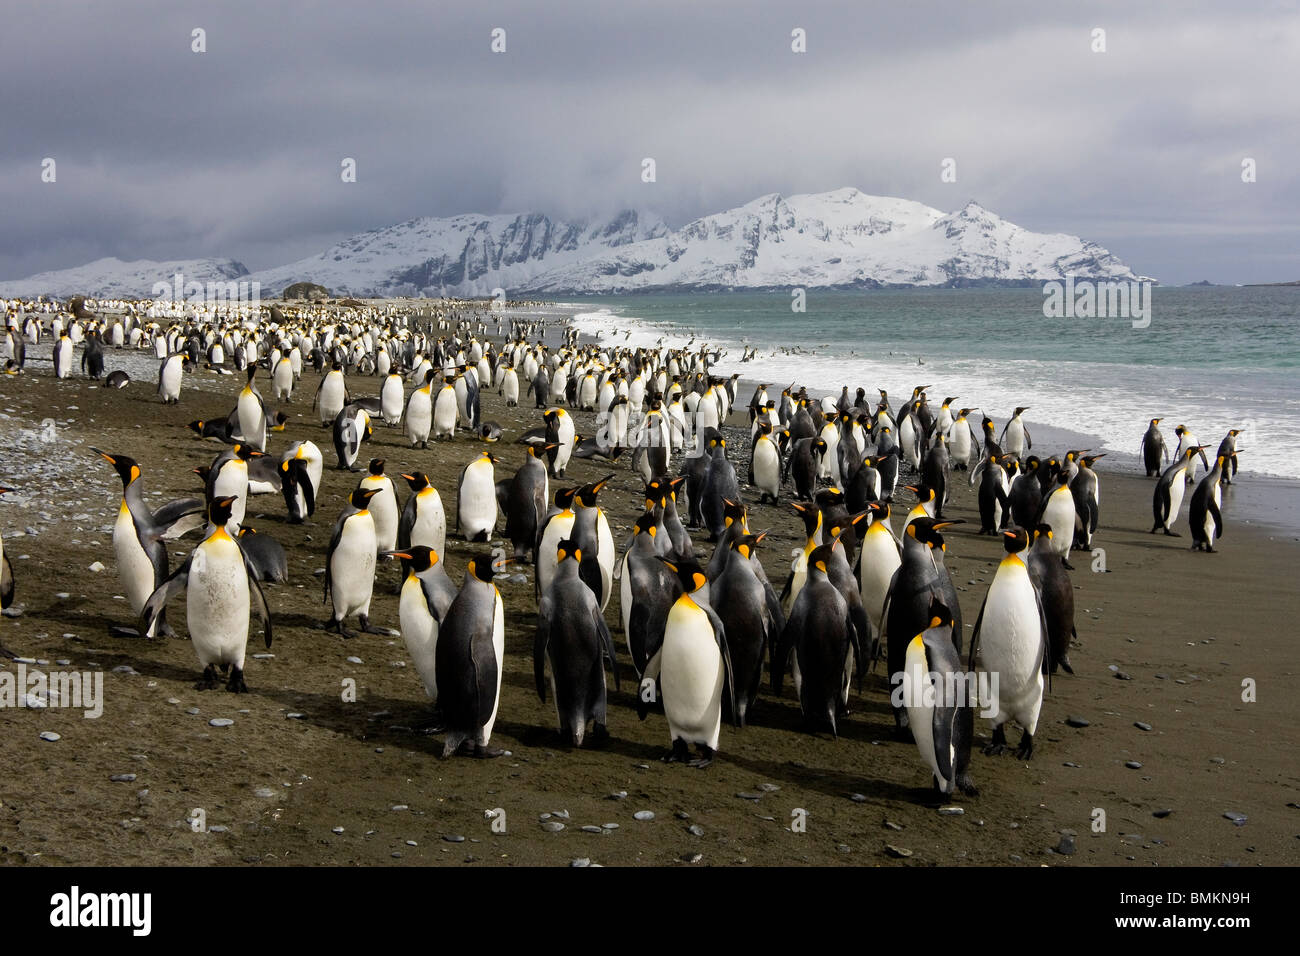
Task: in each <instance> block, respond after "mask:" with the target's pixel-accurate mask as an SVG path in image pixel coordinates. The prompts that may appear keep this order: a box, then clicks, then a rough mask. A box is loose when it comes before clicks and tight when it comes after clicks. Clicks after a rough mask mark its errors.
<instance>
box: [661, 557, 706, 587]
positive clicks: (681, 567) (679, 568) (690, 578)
mask: <svg viewBox="0 0 1300 956" xmlns="http://www.w3.org/2000/svg"><path fill="white" fill-rule="evenodd" d="M659 560H660V561H662V562H663V564H664V567H666V568H667V569H668V570H669V571H671V572H673V574H675V575H677V580H678V581H679V582H680V583H681V586H682V593H683V594H694V593H695V592H696V591H698V590H699V589H700V588H702V587H704V585H706V584H708V583H709V579H708V576H707V575H705V573H704V569H703V568H701V567H700V566H699V565H698V564H696V563H695V562H694V561H693V560H690V559H687V560H685V561H681V562H677V561H670V560H668V559H667V558H660V559H659Z"/></svg>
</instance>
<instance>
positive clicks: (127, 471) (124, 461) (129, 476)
mask: <svg viewBox="0 0 1300 956" xmlns="http://www.w3.org/2000/svg"><path fill="white" fill-rule="evenodd" d="M90 450H91V451H93V452H94V453H95V454H96V455H98V456H99V457H100V458H102V459H104V460H105V461H106V462H108V463H109V464H110V465H112V466H113V470H114V471H116V472H117V474H118V477H119V478H121V479H122V487H123V488H125V487H126V486H127V485H129V484H131V482H133V481H136V480H138V479H139V477H140V466H139V465H138V464H136V461H135V459H134V458H128V457H126V456H125V455H110V454H107V453H106V452H102V451H100V450H99V449H98V448H92V449H90Z"/></svg>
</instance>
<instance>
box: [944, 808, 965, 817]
mask: <svg viewBox="0 0 1300 956" xmlns="http://www.w3.org/2000/svg"><path fill="white" fill-rule="evenodd" d="M965 812H966V811H965V810H964V809H962V808H961V807H940V808H939V814H940V815H941V816H945V817H959V816H961V815H962V814H963V813H965Z"/></svg>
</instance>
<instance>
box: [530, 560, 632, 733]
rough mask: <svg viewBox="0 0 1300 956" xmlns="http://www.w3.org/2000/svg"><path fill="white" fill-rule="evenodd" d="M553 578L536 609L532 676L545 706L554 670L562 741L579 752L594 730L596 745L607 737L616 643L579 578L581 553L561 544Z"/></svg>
mask: <svg viewBox="0 0 1300 956" xmlns="http://www.w3.org/2000/svg"><path fill="white" fill-rule="evenodd" d="M555 560H556V565H555V574H554V575H553V576H552V578H551V584H550V588H549V589H548V590H547V593H545V594H543V595H542V600H541V601H540V602H539V604H538V605H537V631H536V634H535V636H534V638H533V677H534V680H535V682H536V685H537V696H538V697H540V698H541V699H542V703H546V683H547V682H546V665H547V663H548V662H549V663H550V665H551V681H550V684H551V695H552V697H554V698H555V713H556V717H557V718H558V719H559V724H560V736H561V737H562V738H564V739H565V740H566V741H568V742H571V743H572V744H573V746H575V747H581V746H582V742H583V739H584V738H585V736H586V733H587V724H589V723H590V724H591V725H592V736H593V738H594V739H595V740H596V741H597V743H599V742H602V741H603V740H604V739H605V738H606V737H608V735H609V733H608V731H607V730H606V726H605V725H606V716H605V662H606V661H608V662H609V667H610V670H611V671H613V673H614V687H615V689H618V688H619V682H618V663H617V662H616V660H615V656H614V639H613V637H611V636H610V633H609V627H608V626H607V625H606V624H605V618H604V616H603V615H602V614H601V612H600V605H599V604H598V603H597V601H596V596H595V595H594V594H592V593H591V589H590V588H589V587H588V586H587V585H586V584H585V583H584V582H583V581H582V579H581V578H580V577H579V576H578V570H579V567H580V565H581V562H582V549H581V548H578V547H577V546H576V545H575V543H574V542H573V541H562V542H560V545H559V547H558V548H557V549H556V559H555Z"/></svg>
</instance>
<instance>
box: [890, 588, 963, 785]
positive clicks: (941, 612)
mask: <svg viewBox="0 0 1300 956" xmlns="http://www.w3.org/2000/svg"><path fill="white" fill-rule="evenodd" d="M929 615H930V620H929V622H928V626H927V627H926V629H925V630H924V631H922V632H920V633H919V634H917V635H916V636H915V637H914V638H912V640H911V641H910V642H909V643H908V645H907V657H906V663H905V666H904V670H905V674H904V678H903V683H902V698H903V706H904V707H905V708H906V709H907V716H908V726H910V727H911V728H912V738H913V739H914V740H915V741H916V749H917V750H918V751H920V753H921V759H922V760H923V761H924V762H925V764H926V766H927V767H929V768H930V772H931V773H932V774H933V775H934V785H935V787H936V789H938V791H939V792H940V793H942V794H945V795H950V794H952V793H953V791H954V790H957V789H960V790H961V791H962V792H963V793H965V794H968V795H970V796H976V795H978V793H979V790H978V789H977V788H976V786H975V782H974V781H973V780H972V779H971V776H970V748H971V739H972V737H973V736H974V732H975V708H974V706H973V704H974V702H973V701H972V700H970V699H968V698H966V695H965V693H964V692H963V688H965V687H966V686H968V685H967V684H966V683H965V682H964V681H963V678H964V676H965V675H964V673H963V671H962V666H961V655H960V654H958V653H957V649H956V647H955V646H954V641H953V630H952V629H953V619H952V614H951V613H950V612H949V611H948V609H947V608H946V607H945V606H944V605H943V602H941V601H939V600H937V599H932V600H931V602H930V609H929Z"/></svg>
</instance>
